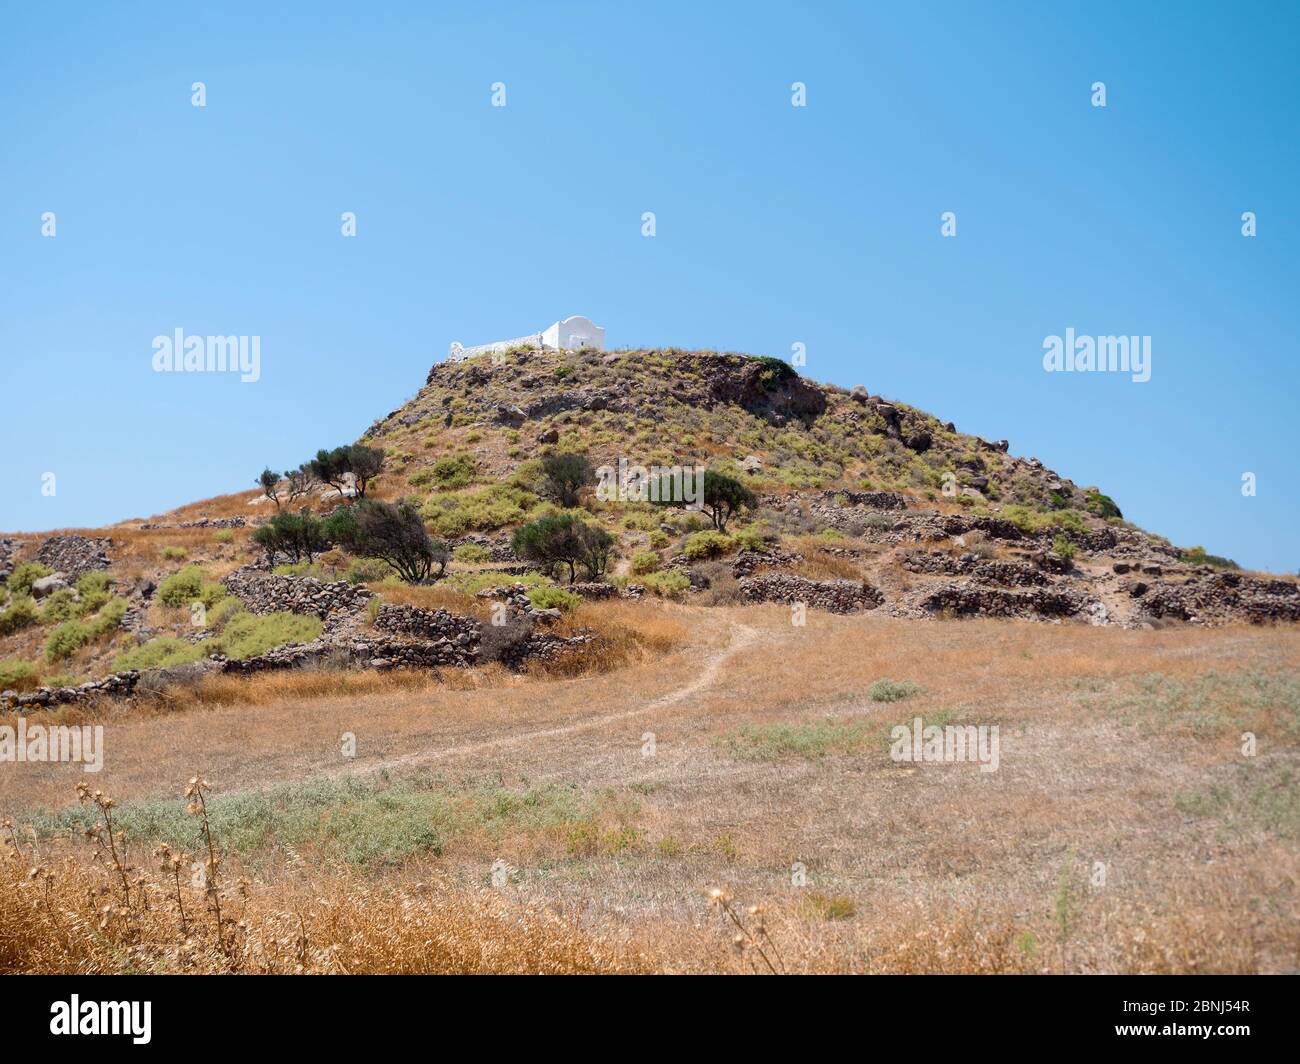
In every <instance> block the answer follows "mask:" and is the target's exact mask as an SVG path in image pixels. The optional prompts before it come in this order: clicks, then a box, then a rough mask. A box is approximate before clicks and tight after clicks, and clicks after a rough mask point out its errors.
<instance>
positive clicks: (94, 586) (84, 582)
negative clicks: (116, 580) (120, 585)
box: [77, 571, 113, 617]
mask: <svg viewBox="0 0 1300 1064" xmlns="http://www.w3.org/2000/svg"><path fill="white" fill-rule="evenodd" d="M112 583H113V580H112V578H111V577H110V576H109V575H108V573H105V572H102V571H97V572H92V573H83V574H82V576H81V578H80V579H79V580H78V581H77V594H78V595H80V596H81V615H82V616H83V617H85V616H86V615H87V614H90V613H94V612H95V611H96V610H98V609H99V608H100V607H101V606H102V605H104V603H105V602H107V601H108V589H109V587H110V586H111V585H112Z"/></svg>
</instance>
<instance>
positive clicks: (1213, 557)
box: [1181, 547, 1241, 569]
mask: <svg viewBox="0 0 1300 1064" xmlns="http://www.w3.org/2000/svg"><path fill="white" fill-rule="evenodd" d="M1181 558H1182V560H1183V561H1185V562H1187V563H1188V564H1189V565H1213V566H1215V567H1216V568H1219V569H1240V568H1241V566H1239V565H1238V564H1237V563H1236V562H1234V561H1233V560H1232V559H1231V558H1224V557H1222V556H1221V555H1218V554H1207V553H1206V552H1205V548H1204V547H1192V548H1191V549H1190V550H1185V551H1183V553H1182V555H1181Z"/></svg>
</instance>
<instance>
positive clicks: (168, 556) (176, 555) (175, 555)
mask: <svg viewBox="0 0 1300 1064" xmlns="http://www.w3.org/2000/svg"><path fill="white" fill-rule="evenodd" d="M161 553H162V557H163V561H167V562H178V561H180V560H181V559H182V558H184V557H185V548H184V547H163V549H162V552H161Z"/></svg>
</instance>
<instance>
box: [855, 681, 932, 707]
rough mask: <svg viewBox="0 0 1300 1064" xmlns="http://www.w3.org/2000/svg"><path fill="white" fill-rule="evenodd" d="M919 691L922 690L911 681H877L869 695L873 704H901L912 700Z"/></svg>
mask: <svg viewBox="0 0 1300 1064" xmlns="http://www.w3.org/2000/svg"><path fill="white" fill-rule="evenodd" d="M919 690H921V688H920V687H918V686H917V685H916V684H914V683H913V682H912V681H911V680H901V681H896V680H877V681H876V682H875V683H873V684H872V685H871V689H870V690H869V691H868V692H867V693H868V694H869V695H870V696H871V701H873V702H901V701H902V700H903V699H905V698H911V697H912V696H913V695H914V694H916V693H917V692H918V691H919Z"/></svg>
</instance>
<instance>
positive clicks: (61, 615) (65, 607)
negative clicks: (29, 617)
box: [41, 587, 81, 624]
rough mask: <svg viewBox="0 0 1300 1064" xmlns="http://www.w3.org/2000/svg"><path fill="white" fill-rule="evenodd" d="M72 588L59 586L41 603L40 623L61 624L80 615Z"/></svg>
mask: <svg viewBox="0 0 1300 1064" xmlns="http://www.w3.org/2000/svg"><path fill="white" fill-rule="evenodd" d="M77 607H78V603H77V599H76V595H74V594H73V591H72V588H70V587H61V588H59V590H58V591H56V592H54V594H53V595H50V596H49V597H48V598H47V599H46V600H45V601H44V602H43V603H41V624H62V623H63V622H64V621H70V620H72V619H73V618H74V617H79V616H81V613H80V611H79V610H78V608H77Z"/></svg>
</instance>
